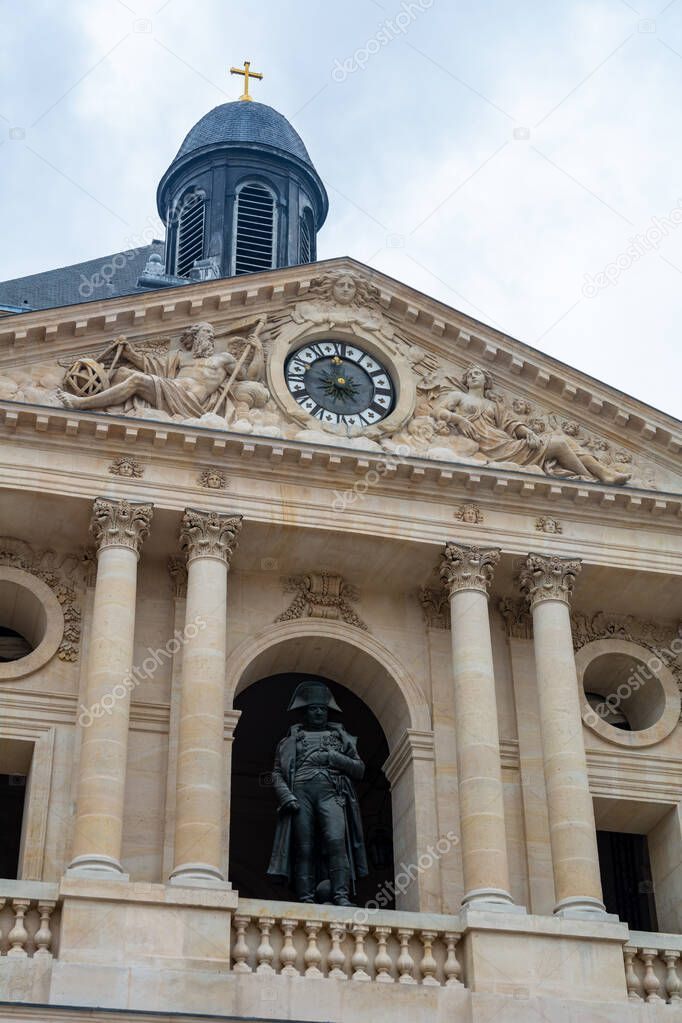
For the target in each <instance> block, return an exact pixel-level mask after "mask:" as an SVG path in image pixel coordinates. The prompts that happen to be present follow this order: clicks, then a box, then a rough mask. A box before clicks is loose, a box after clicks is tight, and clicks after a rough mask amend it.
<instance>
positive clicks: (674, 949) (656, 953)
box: [623, 931, 682, 1009]
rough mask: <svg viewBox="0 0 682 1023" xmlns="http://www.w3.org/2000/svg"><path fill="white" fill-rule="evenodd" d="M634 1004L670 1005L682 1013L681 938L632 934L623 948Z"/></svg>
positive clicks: (653, 934) (652, 934) (629, 987)
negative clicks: (661, 1003)
mask: <svg viewBox="0 0 682 1023" xmlns="http://www.w3.org/2000/svg"><path fill="white" fill-rule="evenodd" d="M623 955H624V957H625V982H626V984H627V988H628V998H629V999H630V1000H631V1001H633V1002H639V1001H640V1000H642V999H643V1000H644V1001H646V1002H668V1003H670V1004H673V1005H677V1006H678V1007H679V1008H680V1009H682V935H680V934H655V933H649V932H647V931H630V938H629V940H628V943H627V945H625V947H624V948H623Z"/></svg>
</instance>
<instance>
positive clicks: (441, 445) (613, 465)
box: [385, 365, 654, 487]
mask: <svg viewBox="0 0 682 1023" xmlns="http://www.w3.org/2000/svg"><path fill="white" fill-rule="evenodd" d="M417 391H418V395H419V399H418V402H417V407H416V409H415V415H414V416H413V418H412V419H411V420H410V422H409V423H407V425H406V427H405V428H404V429H403V430H401V431H400V433H399V434H394V435H393V437H391V438H389V439H387V441H386V442H385V444H386V447H387V448H388V449H389V450H392V451H395V450H396V448H398V449H400V448H399V446H403V447H404V448H405V447H406V448H407V449H409V451H410V452H411V453H413V454H416V455H420V456H425V457H429V458H438V459H442V460H444V461H463V462H465V463H466V462H469V463H474V464H476V463H478V464H479V465H489V466H492V467H493V468H508V469H513V470H519V469H521V470H525V471H530V472H536V473H542V474H544V475H547V476H553V477H557V478H564V479H584V480H599V481H600V482H602V483H609V484H612V485H616V486H622V485H623V484H625V483H627V482H628V481H630V480H631V479H632V477H633V476H634V475H635V468H636V467H635V466H633V458H632V454H631V453H630V452H629V451H625V450H623V449H622V448H617V447H613V446H612V445H610V444H609V443H608V442H607V441H605V440H604V439H603V438H599V437H595V436H594V435H592V434H590V433H589V432H588V431H587V430H586V429H584V428H583V427H582V426H581V425H580V424H578V423H577V422H575V421H573V420H568V419H561V418H560V417H559V416H558V415H556V414H555V413H548V412H547V411H546V410H544V409H538V408H535V407H534V406H532V405H531V404H530V402H528V401H527V400H526V399H524V398H514V397H511V396H507V395H504V394H502V393H500V392H499V391H498V390H496V388H495V384H494V380H493V377H492V375H491V374H490V373H489V372H488V371H487V370H484V369H482V368H481V367H480V366H476V365H470V366H469V367H468V368H467V369H466V370H465V372H464V374H463V376H462V377H461V378H460V379H457V378H456V377H455V376H453V375H448V374H446V373H445V372H443V371H442V370H439V371H436V372H435V373H433V372H431V373H426V374H423V375H422V377H421V379H420V381H419V382H418V383H417ZM638 475H640V476H641V474H638ZM637 482H638V484H640V485H644V486H648V487H653V486H654V481H653V480H652V479H651V478H647V479H644V478H638V480H637Z"/></svg>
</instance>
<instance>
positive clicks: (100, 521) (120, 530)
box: [90, 497, 154, 555]
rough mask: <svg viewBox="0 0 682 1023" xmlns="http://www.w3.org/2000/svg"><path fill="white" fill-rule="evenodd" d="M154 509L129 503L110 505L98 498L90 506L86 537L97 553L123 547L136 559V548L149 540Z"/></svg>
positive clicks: (137, 552) (109, 501)
mask: <svg viewBox="0 0 682 1023" xmlns="http://www.w3.org/2000/svg"><path fill="white" fill-rule="evenodd" d="M153 514H154V506H153V505H151V504H133V503H132V502H131V501H126V500H122V501H111V500H109V499H108V498H106V497H98V498H96V499H95V502H94V504H93V506H92V518H91V519H90V535H91V536H92V538H93V539H94V540H95V543H96V545H97V552H98V553H99V552H100V551H101V550H103V549H104V548H105V547H127V548H128V549H129V550H132V551H135V553H136V554H138V555H139V553H140V547H141V546H142V544H143V543H144V541H145V540H146V539H147V537H148V536H149V527H150V525H151V521H152V516H153Z"/></svg>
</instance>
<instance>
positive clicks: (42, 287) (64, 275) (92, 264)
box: [0, 239, 164, 311]
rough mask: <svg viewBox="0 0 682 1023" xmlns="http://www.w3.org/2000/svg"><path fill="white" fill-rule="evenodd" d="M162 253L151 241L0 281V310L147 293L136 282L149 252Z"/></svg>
mask: <svg viewBox="0 0 682 1023" xmlns="http://www.w3.org/2000/svg"><path fill="white" fill-rule="evenodd" d="M163 249H164V244H163V242H162V241H158V240H156V239H155V240H154V241H153V242H152V243H151V245H142V246H140V248H137V249H127V250H126V251H124V252H114V253H112V254H111V255H109V256H99V257H98V258H97V259H88V260H87V261H86V262H84V263H74V264H73V265H72V266H63V267H59V268H58V269H56V270H46V271H44V272H43V273H39V274H30V276H28V277H16V278H15V279H14V280H11V281H2V282H0V309H2V307H3V306H12V307H14V308H18V309H23V310H26V311H28V310H29V309H53V308H56V307H57V306H63V305H75V304H77V303H79V302H96V301H98V300H99V299H102V298H117V297H118V296H119V295H132V294H135V293H136V292H140V291H148V290H149V289H148V288H138V287H137V279H138V277H139V276H140V274H141V273H142V271H143V269H144V266H145V263H146V262H147V260H148V259H149V256H150V255H151V254H152V252H158V253H160V254H161V256H163Z"/></svg>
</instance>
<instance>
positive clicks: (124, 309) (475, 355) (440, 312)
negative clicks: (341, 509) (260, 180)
mask: <svg viewBox="0 0 682 1023" xmlns="http://www.w3.org/2000/svg"><path fill="white" fill-rule="evenodd" d="M336 268H347V269H349V270H350V271H351V272H354V273H358V274H361V275H362V276H364V277H366V278H367V279H369V280H370V281H371V283H372V284H373V285H374V286H375V287H376V288H377V289H378V291H379V304H380V306H381V307H382V308H383V309H384V310H385V311H386V312H387V313H389V314H390V315H391V316H392V317H393V318H399V319H402V320H403V321H404V322H405V325H406V326H409V327H410V328H411V329H413V330H414V332H415V333H416V334H418V335H419V336H420V338H421V339H422V340H428V341H430V343H431V344H432V345H433V347H434V348H435V349H438V350H439V351H441V352H443V353H444V354H449V355H451V354H452V353H453V352H457V351H459V352H460V353H461V354H462V355H463V356H464V357H465V358H466V360H467V361H481V362H482V363H483V364H484V365H488V366H490V367H491V368H494V370H495V372H496V374H498V375H499V376H500V377H501V378H505V381H506V382H507V383H508V384H509V383H513V386H514V387H515V388H516V389H517V390H518V391H519V393H520V394H521V393H523V394H524V395H525V394H529V395H530V394H532V395H535V396H539V397H540V398H542V397H543V396H544V399H545V400H551V401H552V403H553V405H554V406H555V407H556V409H557V410H559V411H561V412H563V413H565V414H566V415H567V416H569V417H570V416H571V415H576V414H579V415H580V417H581V418H582V419H584V420H586V421H588V420H589V421H590V422H592V424H593V425H594V426H597V427H601V428H602V429H603V428H604V427H608V426H610V427H611V429H612V431H616V432H617V433H618V435H619V436H620V437H621V438H630V439H631V440H632V441H637V440H639V441H640V442H641V443H643V444H644V445H646V446H647V447H649V448H651V447H652V446H654V447H656V448H657V449H658V450H659V451H661V452H662V453H665V454H666V455H667V456H668V458H669V457H670V456H671V455H672V456H674V455H676V454H678V453H679V451H680V450H682V427H680V423H679V421H678V420H676V419H674V418H673V417H672V416H669V415H666V414H665V413H663V412H660V411H659V410H657V409H655V408H653V407H651V406H648V405H646V404H644V403H643V402H640V401H638V400H637V399H635V398H632V397H630V396H627V395H624V394H622V393H621V392H620V391H618V390H617V389H616V388H613V387H609V386H608V385H607V384H604V383H601V382H600V381H597V380H593V379H592V378H591V377H589V376H587V375H586V374H584V373H581V372H580V371H579V370H577V369H574V368H572V367H570V366H568V365H565V364H563V363H561V362H559V361H558V360H555V359H552V358H551V357H550V356H548V355H545V354H543V353H541V352H538V351H536V350H535V349H533V348H531V347H530V346H528V345H526V344H524V343H523V342H521V341H518V340H517V339H515V338H512V337H510V336H509V335H507V334H504V333H502V332H501V331H498V330H495V329H494V328H492V327H489V326H487V325H485V324H483V323H480V322H479V321H477V320H474V319H472V318H471V317H468V316H466V315H465V314H463V313H460V312H458V311H457V310H455V309H452V308H451V307H449V306H447V305H445V304H444V303H442V302H439V301H437V300H436V299H433V298H430V297H429V296H427V295H424V294H422V293H420V292H418V291H416V290H415V289H414V288H412V287H410V286H408V285H406V284H401V283H400V282H398V281H394V280H392V279H391V278H389V277H386V276H384V275H383V274H381V273H379V272H378V271H376V270H373V269H371V268H370V267H367V266H364V265H363V264H361V263H358V262H357V261H355V260H352V259H348V258H346V257H342V258H337V259H332V260H325V261H320V262H318V263H315V264H313V265H312V266H310V265H306V266H305V267H286V268H282V269H280V270H270V271H266V272H264V273H259V274H250V275H249V278H248V281H247V280H244V279H243V278H237V279H236V280H235V279H221V280H218V281H215V280H214V281H206V282H201V283H197V284H188V285H183V286H182V287H178V288H168V289H162V290H159V291H150V292H142V293H138V294H135V295H129V296H121V297H120V298H111V299H102V300H100V301H98V302H88V303H84V304H81V305H75V306H66V307H62V308H59V309H45V310H36V311H35V312H29V313H20V314H17V315H13V316H7V317H3V319H2V320H1V321H0V358H1V356H2V354H3V352H9V353H11V354H12V357H13V358H14V359H15V360H16V359H18V360H19V362H21V361H22V360H25V361H31V360H33V359H35V358H36V357H37V356H42V355H44V348H45V345H46V344H49V345H50V352H51V354H54V355H60V354H68V353H71V352H75V351H76V349H78V350H82V349H83V347H84V343H85V345H86V346H87V343H88V342H91V343H97V344H99V343H102V335H103V334H104V335H105V337H109V336H113V335H115V334H120V333H122V332H123V333H125V334H126V335H127V336H128V337H129V338H130V339H131V340H135V338H136V337H137V336H138V335H142V334H144V335H145V336H148V335H149V334H150V332H153V331H154V330H155V329H156V330H158V331H163V332H166V333H167V332H168V330H169V321H174V322H173V325H172V327H171V329H177V328H178V327H181V326H183V325H184V323H183V320H185V321H186V320H187V319H188V318H192V319H196V318H200V319H205V318H207V317H211V316H214V314H216V313H229V312H232V311H234V312H237V313H242V314H243V312H244V310H246V311H247V312H249V313H251V312H254V311H256V312H260V311H263V312H267V309H268V306H269V305H270V303H277V304H280V305H281V303H282V300H283V299H284V300H295V299H297V298H301V297H303V296H304V295H305V294H306V293H307V291H308V290H309V288H310V284H311V280H312V278H313V277H316V276H319V275H320V273H323V272H328V271H330V270H333V269H336ZM136 331H137V334H136Z"/></svg>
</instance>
